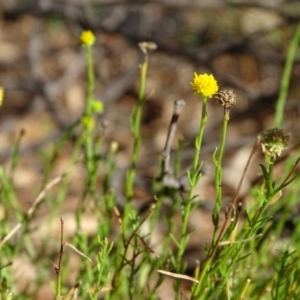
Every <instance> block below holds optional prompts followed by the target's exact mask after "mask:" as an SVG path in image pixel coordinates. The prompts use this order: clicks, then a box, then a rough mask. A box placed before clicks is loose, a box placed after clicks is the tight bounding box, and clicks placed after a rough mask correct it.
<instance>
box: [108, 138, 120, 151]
mask: <svg viewBox="0 0 300 300" xmlns="http://www.w3.org/2000/svg"><path fill="white" fill-rule="evenodd" d="M118 148H119V143H118V142H116V141H113V142H112V143H111V144H110V152H111V153H116V152H117V150H118Z"/></svg>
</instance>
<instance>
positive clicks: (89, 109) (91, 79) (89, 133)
mask: <svg viewBox="0 0 300 300" xmlns="http://www.w3.org/2000/svg"><path fill="white" fill-rule="evenodd" d="M86 60H87V75H88V87H87V88H88V95H87V104H86V111H85V116H86V117H87V118H89V122H93V120H92V118H93V101H94V89H95V76H94V67H93V55H92V46H87V47H86ZM85 136H86V139H85V147H86V158H87V170H88V174H89V179H88V186H89V189H90V190H92V187H93V182H94V179H95V174H94V173H95V172H94V170H95V166H94V160H93V157H94V149H93V126H87V128H86V132H85Z"/></svg>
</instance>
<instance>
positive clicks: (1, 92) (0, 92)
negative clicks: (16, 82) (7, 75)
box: [0, 86, 4, 106]
mask: <svg viewBox="0 0 300 300" xmlns="http://www.w3.org/2000/svg"><path fill="white" fill-rule="evenodd" d="M3 98H4V89H3V87H2V86H0V106H1V105H2V103H3Z"/></svg>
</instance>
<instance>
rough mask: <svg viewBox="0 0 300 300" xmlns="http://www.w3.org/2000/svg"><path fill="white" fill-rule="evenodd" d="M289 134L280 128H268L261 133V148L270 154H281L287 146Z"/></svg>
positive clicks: (274, 155)
mask: <svg viewBox="0 0 300 300" xmlns="http://www.w3.org/2000/svg"><path fill="white" fill-rule="evenodd" d="M288 142H289V136H288V135H285V134H284V132H283V130H280V129H278V128H276V127H275V128H272V129H267V130H265V131H263V132H262V134H261V142H260V143H261V148H262V151H263V152H264V153H266V154H267V155H269V156H273V157H276V156H280V155H281V153H282V151H283V150H284V149H286V148H287V146H288Z"/></svg>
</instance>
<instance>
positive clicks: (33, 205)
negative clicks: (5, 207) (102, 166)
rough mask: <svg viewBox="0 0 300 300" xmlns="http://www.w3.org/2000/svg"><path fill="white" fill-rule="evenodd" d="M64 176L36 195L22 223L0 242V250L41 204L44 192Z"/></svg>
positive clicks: (54, 180)
mask: <svg viewBox="0 0 300 300" xmlns="http://www.w3.org/2000/svg"><path fill="white" fill-rule="evenodd" d="M64 176H65V173H64V174H62V175H60V176H58V177H55V178H54V179H53V180H51V181H50V182H49V183H48V184H47V185H46V186H45V187H44V188H43V189H42V191H41V192H40V193H39V194H38V196H37V197H36V199H35V200H34V202H33V204H32V206H31V207H30V208H29V210H28V211H27V213H26V215H25V218H24V220H23V221H22V222H20V223H18V224H17V225H16V226H15V227H14V228H13V229H12V230H11V231H10V232H9V233H8V234H7V235H6V236H5V237H4V239H3V240H2V241H1V242H0V249H1V248H2V247H3V245H4V244H5V243H6V242H7V241H8V240H9V239H10V238H11V237H12V236H13V235H14V234H15V233H16V232H17V231H18V230H19V229H20V228H21V226H22V223H23V222H24V221H26V220H28V219H29V218H30V217H31V216H32V214H33V213H34V212H35V210H36V208H37V206H38V205H39V204H40V203H41V201H42V200H43V199H44V197H45V195H46V192H47V191H49V190H50V189H51V188H52V187H54V186H55V185H56V184H58V183H59V182H60V181H61V180H62V179H63V177H64Z"/></svg>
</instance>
